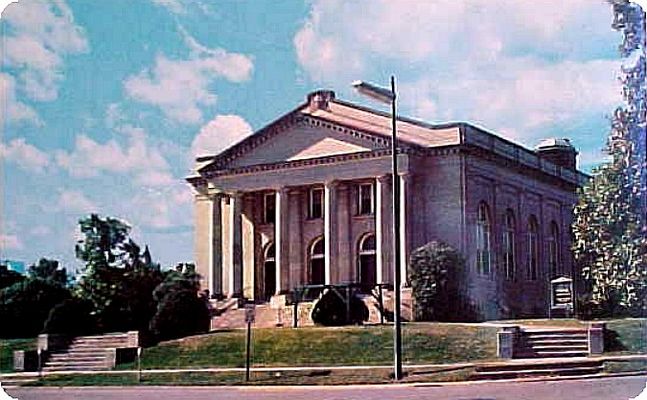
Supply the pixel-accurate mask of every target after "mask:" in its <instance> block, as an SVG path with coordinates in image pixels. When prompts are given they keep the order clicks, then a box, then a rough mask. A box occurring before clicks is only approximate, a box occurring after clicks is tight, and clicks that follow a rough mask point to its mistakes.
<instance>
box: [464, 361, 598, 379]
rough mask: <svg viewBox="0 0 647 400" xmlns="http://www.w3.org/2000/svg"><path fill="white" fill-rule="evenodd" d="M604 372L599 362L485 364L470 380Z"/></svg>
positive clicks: (580, 374) (581, 374)
mask: <svg viewBox="0 0 647 400" xmlns="http://www.w3.org/2000/svg"><path fill="white" fill-rule="evenodd" d="M603 370H604V365H603V362H602V361H599V360H586V359H583V360H563V359H560V360H556V359H555V360H545V359H544V360H532V361H526V360H524V362H516V363H515V362H509V363H495V364H485V365H481V366H478V367H476V370H475V372H474V374H472V376H471V379H475V380H495V379H518V378H534V377H547V376H583V375H596V374H599V373H601V372H602V371H603Z"/></svg>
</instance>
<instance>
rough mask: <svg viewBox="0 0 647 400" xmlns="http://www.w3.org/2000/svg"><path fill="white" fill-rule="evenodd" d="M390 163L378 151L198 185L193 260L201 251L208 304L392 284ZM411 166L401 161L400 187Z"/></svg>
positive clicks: (247, 171)
mask: <svg viewBox="0 0 647 400" xmlns="http://www.w3.org/2000/svg"><path fill="white" fill-rule="evenodd" d="M389 162H390V155H389V154H388V152H387V151H379V152H377V153H375V152H370V153H366V154H355V155H352V156H348V155H344V156H341V155H340V156H328V157H322V158H312V159H308V160H301V161H298V162H296V161H295V162H292V163H289V164H293V165H278V164H275V165H267V164H266V165H263V166H261V167H258V168H242V169H239V170H235V171H227V172H226V173H220V174H214V175H213V176H211V177H210V178H209V181H208V182H204V184H200V182H197V181H194V188H196V192H197V194H196V197H195V203H196V205H195V211H196V212H195V218H196V239H195V246H196V254H206V255H207V257H203V258H202V259H197V260H196V261H197V263H198V265H199V268H198V269H199V271H200V272H201V274H202V276H203V279H204V282H203V285H204V288H205V289H208V290H209V292H210V293H211V295H212V296H213V297H214V298H223V297H225V298H231V297H245V298H247V299H253V300H255V301H264V300H267V299H268V297H269V296H270V295H271V294H273V295H280V294H286V293H289V292H291V291H292V290H293V289H294V288H295V287H298V286H303V285H305V284H337V283H367V284H371V283H372V284H373V285H375V284H379V283H390V282H391V280H392V276H393V270H392V265H391V257H390V254H391V247H392V241H391V240H392V239H391V237H392V233H391V225H390V219H391V218H392V217H391V202H392V192H391V190H392V183H391V182H392V178H391V175H390V174H389V170H390V164H389ZM407 164H408V156H407V155H406V154H403V155H401V156H400V165H401V168H402V170H403V171H405V172H404V173H403V176H400V177H398V179H401V180H402V181H403V182H404V181H405V180H406V179H407V176H408V175H407V173H406V171H407V169H406V166H407ZM404 188H405V191H406V186H404ZM403 197H406V192H405V193H404V194H403ZM404 221H405V224H404V227H403V232H406V218H405V219H404ZM368 237H372V238H373V239H372V243H373V245H372V247H373V248H372V249H371V248H369V247H366V246H368V241H367V238H368ZM205 243H207V244H208V245H209V249H208V251H207V252H203V248H204V244H205ZM369 252H372V254H373V257H374V262H373V263H371V261H370V258H369V257H368V255H369ZM362 262H363V264H362ZM205 266H206V268H205ZM402 267H404V266H402ZM268 274H272V275H273V276H272V277H270V276H268ZM362 278H363V279H362ZM362 280H365V282H362ZM269 291H273V293H269Z"/></svg>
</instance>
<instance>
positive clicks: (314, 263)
mask: <svg viewBox="0 0 647 400" xmlns="http://www.w3.org/2000/svg"><path fill="white" fill-rule="evenodd" d="M325 281H326V253H325V245H324V238H323V237H320V238H318V239H315V241H314V242H312V245H311V246H310V284H311V285H323V284H324V283H325Z"/></svg>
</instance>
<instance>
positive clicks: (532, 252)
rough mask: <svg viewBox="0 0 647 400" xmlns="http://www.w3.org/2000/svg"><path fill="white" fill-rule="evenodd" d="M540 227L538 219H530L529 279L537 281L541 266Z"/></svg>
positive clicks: (533, 217) (532, 216)
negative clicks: (538, 266) (538, 269)
mask: <svg viewBox="0 0 647 400" xmlns="http://www.w3.org/2000/svg"><path fill="white" fill-rule="evenodd" d="M538 235H539V227H538V225H537V218H535V216H534V215H531V216H530V218H529V219H528V279H530V280H532V281H534V280H536V279H537V265H538V264H539V239H538Z"/></svg>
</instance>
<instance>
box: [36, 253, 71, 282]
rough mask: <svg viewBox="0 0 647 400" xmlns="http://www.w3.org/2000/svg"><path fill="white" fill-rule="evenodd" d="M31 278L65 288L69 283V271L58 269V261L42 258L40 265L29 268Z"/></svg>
mask: <svg viewBox="0 0 647 400" xmlns="http://www.w3.org/2000/svg"><path fill="white" fill-rule="evenodd" d="M28 273H29V276H30V277H31V278H34V279H44V280H48V281H52V282H55V283H58V284H59V285H61V286H65V285H67V283H68V279H67V271H66V270H65V268H60V269H59V267H58V261H56V260H49V259H47V258H41V259H40V260H39V261H38V264H34V265H32V266H31V267H29V271H28Z"/></svg>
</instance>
